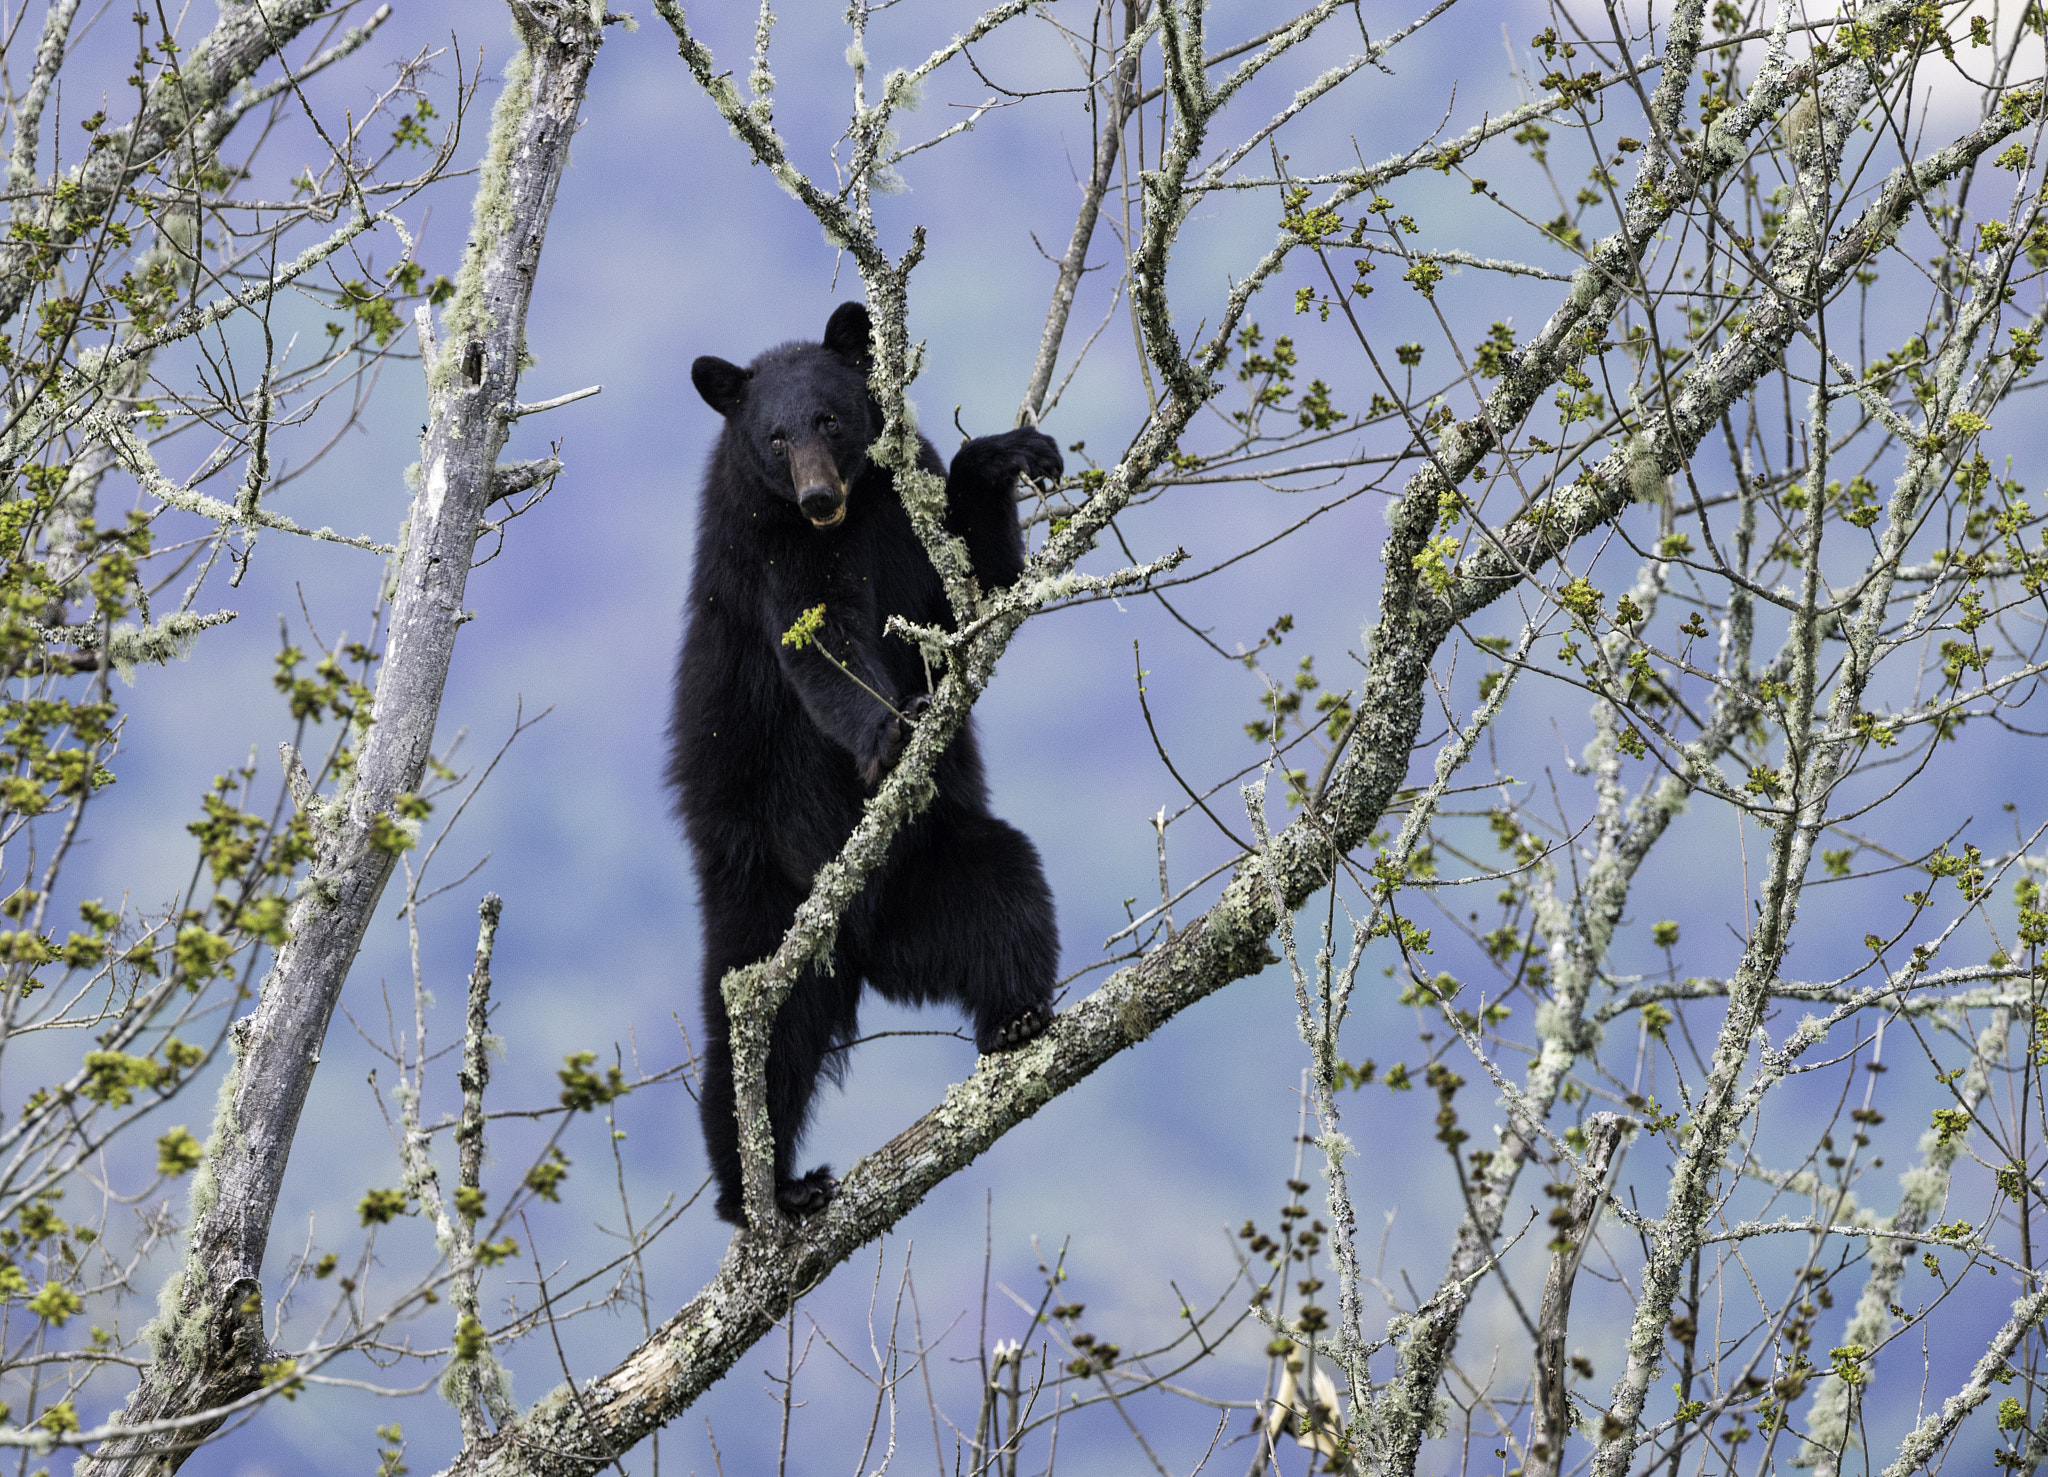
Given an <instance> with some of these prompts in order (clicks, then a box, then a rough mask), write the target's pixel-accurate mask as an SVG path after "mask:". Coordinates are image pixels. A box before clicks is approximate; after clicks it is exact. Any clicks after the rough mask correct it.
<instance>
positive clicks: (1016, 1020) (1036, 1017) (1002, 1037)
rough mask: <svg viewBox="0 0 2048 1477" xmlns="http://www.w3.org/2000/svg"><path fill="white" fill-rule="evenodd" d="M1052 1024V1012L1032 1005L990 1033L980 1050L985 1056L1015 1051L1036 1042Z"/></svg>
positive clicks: (1040, 1006)
mask: <svg viewBox="0 0 2048 1477" xmlns="http://www.w3.org/2000/svg"><path fill="white" fill-rule="evenodd" d="M1051 1024H1052V1012H1051V1011H1050V1010H1048V1009H1046V1008H1045V1007H1044V1006H1042V1005H1034V1006H1032V1007H1031V1008H1030V1009H1028V1010H1026V1011H1025V1012H1024V1013H1023V1014H1021V1015H1016V1016H1012V1017H1011V1018H1010V1019H1009V1020H1008V1021H1006V1022H1004V1023H1003V1024H1002V1025H1000V1026H998V1027H996V1029H995V1030H994V1031H993V1032H991V1033H990V1035H989V1038H988V1041H987V1044H985V1045H984V1046H983V1047H982V1048H981V1050H982V1054H983V1055H984V1056H986V1055H987V1054H989V1053H990V1052H996V1051H1015V1050H1016V1049H1017V1048H1018V1047H1020V1046H1022V1045H1024V1043H1025V1042H1027V1041H1033V1040H1036V1039H1037V1038H1038V1037H1040V1036H1043V1035H1044V1034H1045V1028H1046V1027H1047V1026H1049V1025H1051Z"/></svg>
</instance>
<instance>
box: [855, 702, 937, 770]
mask: <svg viewBox="0 0 2048 1477" xmlns="http://www.w3.org/2000/svg"><path fill="white" fill-rule="evenodd" d="M931 705H932V700H931V694H929V693H924V692H920V693H919V694H918V695H917V696H916V697H914V698H912V699H911V700H910V701H909V702H907V703H905V704H904V705H903V715H902V717H900V718H899V717H898V716H897V715H896V714H894V713H891V714H889V715H888V717H887V719H886V720H885V721H884V722H883V724H882V730H881V732H882V738H881V744H880V746H879V747H878V748H877V749H876V751H875V752H874V753H873V754H871V755H869V756H868V757H867V758H866V759H865V760H863V761H862V762H861V766H860V780H861V783H862V784H864V785H866V786H867V787H868V788H869V789H870V790H872V789H874V788H875V786H877V785H879V784H880V783H881V782H882V776H883V775H885V774H887V773H888V772H889V771H890V770H892V769H894V768H895V767H896V761H897V760H898V759H901V758H902V757H903V746H904V745H905V744H907V743H909V742H910V730H911V729H913V728H915V727H916V726H917V720H918V719H920V718H922V717H923V716H924V715H925V710H926V709H927V708H929V707H931Z"/></svg>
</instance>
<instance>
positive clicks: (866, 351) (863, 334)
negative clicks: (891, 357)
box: [825, 303, 875, 374]
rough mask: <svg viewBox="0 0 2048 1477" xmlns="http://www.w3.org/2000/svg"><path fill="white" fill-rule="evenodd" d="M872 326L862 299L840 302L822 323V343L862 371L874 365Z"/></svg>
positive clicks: (865, 371) (864, 371)
mask: <svg viewBox="0 0 2048 1477" xmlns="http://www.w3.org/2000/svg"><path fill="white" fill-rule="evenodd" d="M873 340H874V328H873V325H871V324H870V323H869V322H868V310H867V305H866V304H865V303H841V304H840V305H839V306H838V307H836V308H834V309H833V310H832V317H831V318H830V320H828V321H827V322H826V324H825V347H826V349H827V350H829V351H830V352H831V353H833V354H836V355H837V356H838V357H839V358H841V359H844V360H845V361H846V362H847V363H848V364H851V365H852V366H853V367H854V368H855V369H858V370H859V371H860V372H861V373H862V374H866V373H867V372H868V371H869V370H870V369H871V368H873V367H874V363H875V356H874V353H873V351H872V349H871V348H870V345H871V344H872V343H873Z"/></svg>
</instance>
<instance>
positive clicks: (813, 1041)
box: [698, 890, 859, 1225]
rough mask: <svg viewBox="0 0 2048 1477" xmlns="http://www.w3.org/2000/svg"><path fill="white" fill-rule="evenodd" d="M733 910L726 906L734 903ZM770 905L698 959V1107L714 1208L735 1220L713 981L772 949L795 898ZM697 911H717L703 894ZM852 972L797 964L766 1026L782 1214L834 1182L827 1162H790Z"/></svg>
mask: <svg viewBox="0 0 2048 1477" xmlns="http://www.w3.org/2000/svg"><path fill="white" fill-rule="evenodd" d="M775 901H777V900H775V899H770V898H768V897H767V896H766V894H765V890H764V891H763V893H761V894H760V895H757V896H756V898H755V902H756V903H757V904H768V903H772V902H775ZM737 911H738V909H737V908H736V907H735V909H734V912H737ZM777 911H780V910H778V909H774V908H771V907H769V906H761V907H760V908H759V909H758V911H757V913H756V914H755V916H754V919H753V921H754V922H755V923H756V924H757V925H758V926H757V927H756V928H754V929H753V930H752V935H751V936H750V937H749V938H746V939H739V938H723V939H720V940H718V945H719V946H714V947H713V948H712V949H711V952H710V954H709V957H708V958H707V959H706V961H705V967H704V979H703V992H704V1028H705V1043H704V1058H703V1071H702V1084H703V1085H702V1087H701V1089H700V1097H699V1101H698V1113H699V1116H700V1118H701V1119H702V1122H703V1127H704V1146H705V1150H706V1153H707V1155H708V1157H709V1159H710V1161H711V1172H712V1175H713V1177H714V1178H715V1180H716V1182H717V1185H718V1201H717V1212H718V1215H719V1217H720V1218H721V1219H723V1220H727V1221H730V1222H732V1224H734V1225H743V1224H745V1222H746V1218H747V1217H746V1197H745V1190H744V1186H743V1183H742V1175H741V1169H740V1134H739V1121H738V1118H737V1116H736V1113H735V1102H736V1097H735V1092H734V1087H733V1076H732V1032H731V1029H730V1025H729V1023H728V1020H727V1017H726V1009H725V997H724V994H723V992H722V990H721V988H720V985H721V981H722V980H723V979H724V977H725V975H726V973H727V972H728V971H729V970H732V969H735V968H738V967H740V966H743V965H746V964H752V963H754V962H756V961H757V960H760V959H764V958H766V957H767V956H768V955H769V954H771V953H773V952H774V950H775V946H776V945H777V944H778V943H780V942H781V937H782V933H783V931H784V929H785V928H786V927H787V922H788V918H789V916H791V915H793V914H794V912H795V903H794V902H793V901H792V902H790V903H789V904H788V907H787V911H784V912H781V916H780V919H779V920H778V919H777V918H776V917H774V916H771V915H772V914H773V913H775V912H777ZM706 913H707V916H712V917H716V916H720V915H718V914H717V913H716V912H715V910H714V909H713V907H712V900H711V899H708V898H707V899H706ZM725 916H727V917H730V916H732V915H731V914H727V915H725ZM771 930H772V932H771ZM736 931H737V930H735V932H736ZM707 932H708V930H707ZM707 942H710V941H709V940H707ZM857 980H858V977H857V976H856V975H855V974H854V973H853V972H852V971H851V970H848V969H846V968H845V967H843V966H842V967H841V968H840V969H839V970H838V971H837V973H836V974H835V975H834V976H833V977H832V978H821V977H820V976H819V974H818V972H817V971H816V970H815V969H806V970H805V971H804V972H803V974H801V975H800V976H798V978H797V982H796V985H795V988H793V989H792V990H791V991H790V995H789V999H788V1000H786V1001H784V1002H783V1006H782V1009H781V1011H780V1012H778V1013H777V1015H776V1019H775V1030H774V1033H773V1035H772V1036H771V1037H770V1038H769V1044H768V1083H767V1087H768V1123H769V1127H770V1129H771V1130H772V1131H773V1133H774V1136H775V1186H776V1200H777V1201H778V1202H779V1203H780V1205H781V1207H782V1209H783V1211H784V1213H786V1214H788V1215H792V1216H803V1215H809V1214H811V1213H813V1212H815V1211H818V1210H822V1209H823V1208H824V1207H825V1205H826V1204H827V1202H829V1201H830V1199H831V1198H832V1188H833V1184H834V1181H833V1179H832V1172H831V1170H830V1169H829V1168H827V1167H825V1166H820V1167H819V1168H817V1169H815V1170H813V1171H812V1172H811V1173H809V1174H807V1175H803V1176H801V1177H799V1176H796V1175H793V1174H792V1173H791V1170H790V1162H791V1160H792V1159H793V1158H794V1157H795V1153H796V1148H797V1144H798V1142H799V1141H800V1140H801V1139H802V1137H803V1132H804V1127H805V1125H806V1124H807V1123H808V1122H809V1119H810V1113H811V1101H812V1099H813V1098H814V1097H815V1096H816V1094H817V1088H818V1076H819V1074H820V1072H821V1071H826V1070H828V1069H827V1068H826V1066H825V1063H826V1061H827V1059H828V1056H829V1054H830V1053H832V1052H833V1051H834V1050H836V1049H837V1048H838V1047H839V1046H841V1045H843V1044H844V1043H845V1042H847V1041H849V1040H851V1039H852V1038H853V1034H854V1031H855V1027H856V1022H857V1008H858V1004H859V992H858V983H857Z"/></svg>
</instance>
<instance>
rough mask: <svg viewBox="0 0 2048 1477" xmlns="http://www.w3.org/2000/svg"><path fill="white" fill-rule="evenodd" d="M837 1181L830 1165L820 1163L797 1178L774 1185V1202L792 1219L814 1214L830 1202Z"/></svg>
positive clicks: (837, 1183) (836, 1186) (800, 1218)
mask: <svg viewBox="0 0 2048 1477" xmlns="http://www.w3.org/2000/svg"><path fill="white" fill-rule="evenodd" d="M838 1188H839V1181H838V1180H836V1179H834V1178H832V1166H831V1165H829V1164H821V1165H819V1166H818V1167H817V1168H816V1169H814V1170H812V1171H811V1172H810V1173H809V1174H807V1175H805V1176H804V1177H803V1178H802V1179H799V1180H784V1181H783V1182H782V1183H781V1184H779V1185H777V1186H776V1187H775V1203H776V1204H777V1205H779V1206H781V1207H782V1213H783V1214H784V1215H786V1216H789V1217H790V1218H791V1219H793V1220H802V1219H803V1218H804V1217H806V1216H813V1215H816V1214H817V1213H818V1212H819V1211H821V1210H823V1209H824V1208H825V1207H826V1206H828V1205H830V1204H831V1203H832V1196H833V1194H834V1192H836V1191H837V1190H838Z"/></svg>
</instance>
